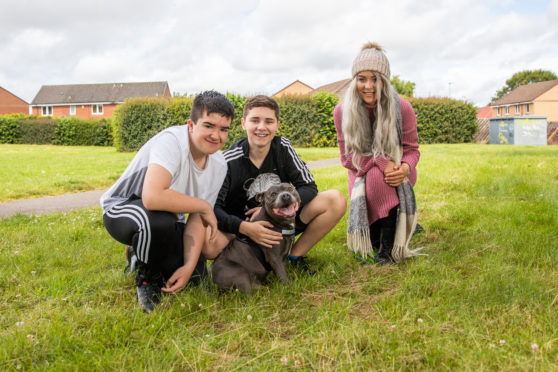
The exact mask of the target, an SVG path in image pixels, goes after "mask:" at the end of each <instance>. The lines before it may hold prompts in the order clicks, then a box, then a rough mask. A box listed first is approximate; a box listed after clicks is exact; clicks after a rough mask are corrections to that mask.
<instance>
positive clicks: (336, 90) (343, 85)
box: [311, 79, 351, 101]
mask: <svg viewBox="0 0 558 372" xmlns="http://www.w3.org/2000/svg"><path fill="white" fill-rule="evenodd" d="M349 84H351V79H344V80H339V81H336V82H335V83H330V84H326V85H322V86H321V87H318V88H316V89H314V90H313V91H312V92H311V94H315V93H319V92H321V91H322V90H323V91H325V92H328V93H333V94H335V95H337V96H338V97H339V100H340V101H341V100H343V97H344V96H345V92H346V91H347V88H349Z"/></svg>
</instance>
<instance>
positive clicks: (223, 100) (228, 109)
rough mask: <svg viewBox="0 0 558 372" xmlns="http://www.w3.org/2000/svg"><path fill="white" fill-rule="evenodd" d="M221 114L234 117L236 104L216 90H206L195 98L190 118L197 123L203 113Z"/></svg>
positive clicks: (230, 117)
mask: <svg viewBox="0 0 558 372" xmlns="http://www.w3.org/2000/svg"><path fill="white" fill-rule="evenodd" d="M204 113H205V114H206V115H209V114H213V113H216V114H221V115H223V116H224V117H226V118H229V119H231V121H232V120H233V119H234V106H233V105H232V103H231V101H229V99H228V98H227V97H225V96H224V95H223V94H221V93H219V92H216V91H214V90H206V91H205V92H203V93H200V94H198V95H197V96H196V98H195V99H194V103H193V104H192V110H191V111H190V119H192V121H193V122H194V123H197V121H198V119H199V118H200V117H201V116H202V115H203V114H204Z"/></svg>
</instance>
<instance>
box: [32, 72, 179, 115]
mask: <svg viewBox="0 0 558 372" xmlns="http://www.w3.org/2000/svg"><path fill="white" fill-rule="evenodd" d="M170 96H171V94H170V90H169V84H168V83H167V82H166V81H158V82H148V83H107V84H73V85H43V86H42V87H41V89H40V90H39V92H38V93H37V95H36V96H35V98H34V99H33V101H32V102H31V110H30V111H31V114H32V115H37V116H58V117H71V116H76V117H78V118H82V119H90V118H107V117H112V116H113V114H114V110H115V109H116V107H117V106H118V105H120V104H122V103H124V100H125V99H127V98H135V97H170Z"/></svg>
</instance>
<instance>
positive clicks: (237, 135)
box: [223, 93, 246, 150]
mask: <svg viewBox="0 0 558 372" xmlns="http://www.w3.org/2000/svg"><path fill="white" fill-rule="evenodd" d="M226 96H227V98H228V99H229V101H231V103H232V104H233V107H234V119H233V121H232V123H231V130H230V131H229V137H228V138H227V142H226V143H225V146H224V147H223V150H224V149H227V148H229V147H230V145H232V144H233V143H234V142H236V141H238V140H239V139H241V138H244V137H246V134H245V132H244V130H243V129H242V124H241V122H240V120H241V119H242V109H243V108H244V104H245V103H246V97H244V96H241V95H240V94H233V93H227V94H226Z"/></svg>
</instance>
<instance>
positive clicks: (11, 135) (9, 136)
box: [0, 115, 20, 143]
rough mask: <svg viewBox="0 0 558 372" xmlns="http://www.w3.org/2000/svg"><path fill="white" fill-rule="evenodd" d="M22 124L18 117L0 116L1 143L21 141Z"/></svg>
mask: <svg viewBox="0 0 558 372" xmlns="http://www.w3.org/2000/svg"><path fill="white" fill-rule="evenodd" d="M19 132H20V125H19V121H18V118H17V117H14V116H12V115H6V116H0V143H19Z"/></svg>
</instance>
